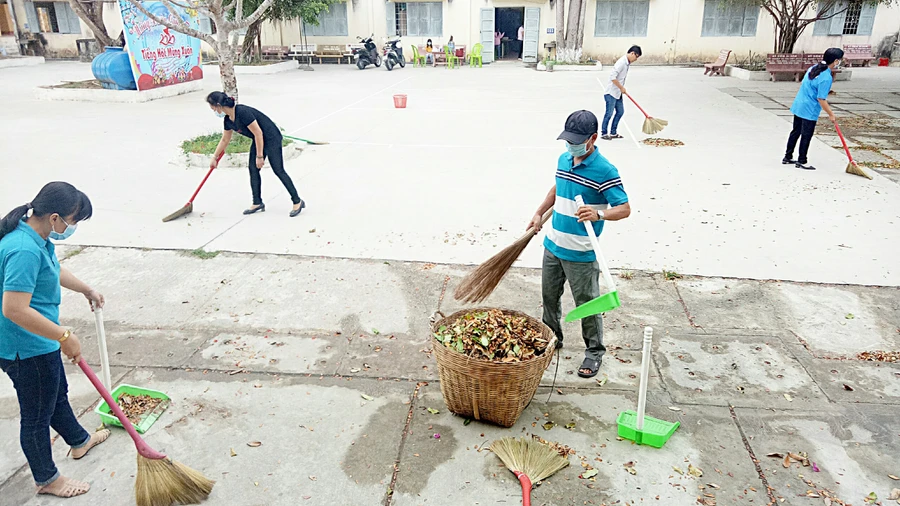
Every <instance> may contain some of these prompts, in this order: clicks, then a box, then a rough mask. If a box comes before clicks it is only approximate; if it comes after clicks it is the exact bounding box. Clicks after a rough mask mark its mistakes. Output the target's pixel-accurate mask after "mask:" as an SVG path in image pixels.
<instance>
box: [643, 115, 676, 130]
mask: <svg viewBox="0 0 900 506" xmlns="http://www.w3.org/2000/svg"><path fill="white" fill-rule="evenodd" d="M668 124H669V122H668V121H666V120H664V119H659V118H653V117H651V116H647V117H646V118H645V119H644V126H643V128H641V131H642V132H644V133H645V134H648V135H649V134H655V133H659V132H662V129H663V128H665V127H666V125H668Z"/></svg>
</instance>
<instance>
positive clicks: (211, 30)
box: [197, 12, 216, 35]
mask: <svg viewBox="0 0 900 506" xmlns="http://www.w3.org/2000/svg"><path fill="white" fill-rule="evenodd" d="M197 24H198V25H199V27H200V33H206V34H209V35H215V33H216V24H215V23H213V22H212V19H210V18H209V17H208V16H204V15H203V14H200V13H199V12H198V13H197Z"/></svg>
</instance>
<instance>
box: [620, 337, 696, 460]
mask: <svg viewBox="0 0 900 506" xmlns="http://www.w3.org/2000/svg"><path fill="white" fill-rule="evenodd" d="M652 347H653V329H652V328H650V327H646V328H644V351H643V353H642V354H641V385H640V388H639V390H638V406H637V408H638V409H637V412H634V411H631V410H630V409H629V410H627V411H623V412H621V413H619V418H618V419H616V423H617V424H618V426H619V437H621V438H624V439H627V440H629V441H634V442H635V443H637V444H639V445H647V446H652V447H654V448H662V446H663V445H664V444H666V441H668V440H669V438H670V437H672V434H674V433H675V431H676V430H677V429H678V427H680V426H681V422H667V421H665V420H660V419H658V418H653V417H651V416H645V408H646V406H647V382H648V381H649V378H650V350H651V349H652Z"/></svg>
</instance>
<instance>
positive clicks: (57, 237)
mask: <svg viewBox="0 0 900 506" xmlns="http://www.w3.org/2000/svg"><path fill="white" fill-rule="evenodd" d="M59 219H60V220H62V222H63V223H66V220H63V219H62V216H60V217H59ZM77 229H78V225H69V224H68V223H66V230H65V231H64V232H63V233H61V234H60V233H59V232H57V231H56V230H53V228H52V227H51V228H50V238H51V239H53V240H54V241H65V240H66V239H68V238H69V237H72V234H74V233H75V230H77Z"/></svg>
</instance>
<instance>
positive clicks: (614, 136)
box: [609, 134, 624, 139]
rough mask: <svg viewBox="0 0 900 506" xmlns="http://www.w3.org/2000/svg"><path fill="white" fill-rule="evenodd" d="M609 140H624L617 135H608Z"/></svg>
mask: <svg viewBox="0 0 900 506" xmlns="http://www.w3.org/2000/svg"><path fill="white" fill-rule="evenodd" d="M609 138H610V139H624V137H622V136H621V135H619V134H609Z"/></svg>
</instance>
